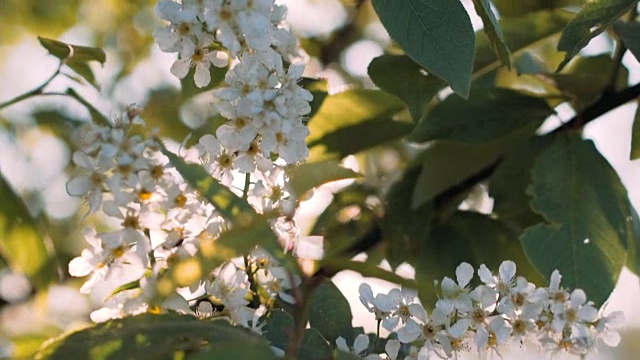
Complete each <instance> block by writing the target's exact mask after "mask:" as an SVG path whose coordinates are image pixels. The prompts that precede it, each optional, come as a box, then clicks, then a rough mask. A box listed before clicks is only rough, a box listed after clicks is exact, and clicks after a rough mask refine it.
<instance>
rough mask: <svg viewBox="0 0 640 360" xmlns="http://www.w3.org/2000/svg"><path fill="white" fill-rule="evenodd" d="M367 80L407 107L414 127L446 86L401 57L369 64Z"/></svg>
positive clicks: (387, 56) (408, 59)
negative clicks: (395, 97) (368, 77)
mask: <svg viewBox="0 0 640 360" xmlns="http://www.w3.org/2000/svg"><path fill="white" fill-rule="evenodd" d="M369 76H370V77H371V80H372V81H373V82H374V84H376V86H378V87H379V88H380V89H382V90H384V91H386V92H388V93H390V94H393V95H396V96H397V97H399V98H400V99H402V101H404V103H405V104H407V106H408V107H409V111H410V112H411V117H412V118H413V122H414V123H418V122H419V121H420V119H422V118H423V117H424V115H425V114H426V112H427V106H428V105H429V102H430V101H431V100H432V99H433V97H434V96H436V95H437V94H438V92H439V91H440V90H441V89H443V88H444V87H445V86H446V84H445V82H444V81H442V80H440V79H439V78H437V77H435V76H432V75H431V76H430V75H428V74H427V72H426V70H424V68H423V67H422V66H420V65H418V64H417V63H415V62H414V61H413V60H411V58H409V57H408V56H405V55H388V54H385V55H381V56H379V57H377V58H375V59H373V60H372V61H371V63H370V64H369Z"/></svg>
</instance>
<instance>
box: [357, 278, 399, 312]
mask: <svg viewBox="0 0 640 360" xmlns="http://www.w3.org/2000/svg"><path fill="white" fill-rule="evenodd" d="M358 292H359V293H360V296H359V299H360V302H361V303H362V305H364V307H366V308H367V310H369V312H370V313H373V314H375V316H376V320H377V321H380V320H384V319H386V318H387V317H388V316H389V315H390V314H391V311H393V310H394V308H393V302H392V300H391V298H390V297H389V295H387V294H378V295H376V297H375V298H374V297H373V291H372V290H371V286H369V284H367V283H362V284H360V287H359V288H358Z"/></svg>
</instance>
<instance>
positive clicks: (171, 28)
mask: <svg viewBox="0 0 640 360" xmlns="http://www.w3.org/2000/svg"><path fill="white" fill-rule="evenodd" d="M155 9H156V13H157V14H158V16H160V17H161V18H162V19H164V20H168V21H169V22H170V24H169V25H168V26H166V27H162V28H158V29H156V30H155V31H154V32H153V38H154V39H155V41H156V43H158V46H159V47H160V50H162V51H164V52H179V51H182V50H183V49H184V48H185V47H188V46H194V45H195V43H194V38H196V37H198V36H201V35H202V25H201V24H200V23H199V22H198V21H197V16H198V13H197V11H196V9H194V8H188V7H185V6H183V5H181V4H178V3H176V2H174V1H172V0H160V1H158V3H157V4H156V7H155Z"/></svg>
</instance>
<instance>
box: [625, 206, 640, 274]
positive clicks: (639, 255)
mask: <svg viewBox="0 0 640 360" xmlns="http://www.w3.org/2000/svg"><path fill="white" fill-rule="evenodd" d="M629 211H630V212H631V218H627V221H628V222H629V232H630V233H633V239H632V240H631V241H630V242H629V244H628V247H627V249H628V252H627V263H626V264H625V265H626V266H627V267H628V268H629V270H631V271H633V272H634V273H635V274H636V275H638V274H640V217H639V216H638V212H637V211H636V209H635V208H634V207H633V204H631V202H629Z"/></svg>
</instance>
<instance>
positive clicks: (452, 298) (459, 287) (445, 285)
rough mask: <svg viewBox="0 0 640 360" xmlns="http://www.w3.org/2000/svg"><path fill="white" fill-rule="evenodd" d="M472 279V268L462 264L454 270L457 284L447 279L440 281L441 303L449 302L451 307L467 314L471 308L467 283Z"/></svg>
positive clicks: (464, 263)
mask: <svg viewBox="0 0 640 360" xmlns="http://www.w3.org/2000/svg"><path fill="white" fill-rule="evenodd" d="M472 278H473V267H472V266H471V265H470V264H468V263H466V262H463V263H462V264H460V265H458V267H457V268H456V279H457V280H458V282H457V283H456V282H454V281H453V280H451V279H450V278H448V277H445V278H444V279H443V280H442V283H441V285H440V286H441V288H442V296H443V301H445V302H451V303H452V304H453V307H454V308H455V309H457V310H460V311H463V312H469V311H471V310H472V308H473V306H472V304H471V298H470V297H469V288H468V287H467V286H468V285H469V282H470V281H471V279H472Z"/></svg>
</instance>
